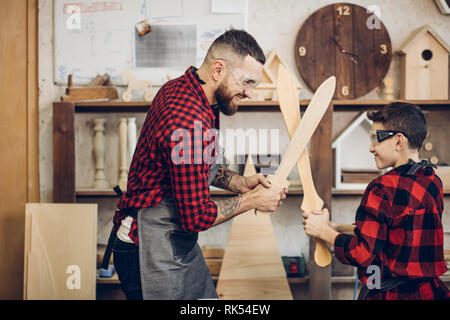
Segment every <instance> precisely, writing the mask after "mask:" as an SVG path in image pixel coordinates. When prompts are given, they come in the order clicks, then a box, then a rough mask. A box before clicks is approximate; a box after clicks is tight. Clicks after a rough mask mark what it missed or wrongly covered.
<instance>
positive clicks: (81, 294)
mask: <svg viewBox="0 0 450 320" xmlns="http://www.w3.org/2000/svg"><path fill="white" fill-rule="evenodd" d="M25 220H26V222H25V225H26V234H25V257H26V258H25V262H26V266H25V275H24V278H25V288H24V299H29V300H41V299H45V300H53V299H58V300H77V299H85V300H89V299H95V288H96V280H95V273H96V250H97V204H54V203H52V204H43V203H28V204H27V205H26V217H25Z"/></svg>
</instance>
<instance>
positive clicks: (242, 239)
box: [217, 156, 292, 300]
mask: <svg viewBox="0 0 450 320" xmlns="http://www.w3.org/2000/svg"><path fill="white" fill-rule="evenodd" d="M250 161H251V156H249V157H248V160H247V165H246V170H245V172H244V175H245V176H248V175H251V174H252V173H254V172H256V170H255V169H254V165H253V163H252V162H250ZM252 166H253V167H252ZM217 293H218V295H219V299H224V300H229V299H243V300H278V299H286V300H291V299H292V293H291V291H290V288H289V283H288V282H287V278H286V273H285V270H284V266H283V262H282V261H281V257H280V253H279V251H278V247H277V242H276V239H275V233H274V231H273V228H272V223H271V220H270V216H269V215H258V216H256V215H255V214H254V210H250V211H248V212H245V213H243V214H241V215H239V216H237V217H235V218H234V219H233V222H232V226H231V230H230V235H229V238H228V243H227V247H226V249H225V254H224V257H223V262H222V268H221V271H220V275H219V279H218V282H217Z"/></svg>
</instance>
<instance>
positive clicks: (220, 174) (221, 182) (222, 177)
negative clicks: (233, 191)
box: [211, 165, 236, 189]
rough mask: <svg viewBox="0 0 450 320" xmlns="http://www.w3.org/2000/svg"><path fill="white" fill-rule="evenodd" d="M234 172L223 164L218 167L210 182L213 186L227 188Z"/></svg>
mask: <svg viewBox="0 0 450 320" xmlns="http://www.w3.org/2000/svg"><path fill="white" fill-rule="evenodd" d="M235 174H236V172H233V171H231V170H228V169H227V168H226V167H225V166H224V165H222V166H220V167H219V170H218V171H217V175H216V177H215V178H214V181H213V182H212V183H211V185H213V186H214V187H217V188H222V189H227V188H228V185H229V184H230V181H231V178H232V177H233V176H234V175H235Z"/></svg>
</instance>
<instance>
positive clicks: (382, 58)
mask: <svg viewBox="0 0 450 320" xmlns="http://www.w3.org/2000/svg"><path fill="white" fill-rule="evenodd" d="M372 32H373V52H376V53H377V54H375V55H373V56H374V64H375V66H376V68H374V70H375V76H374V77H369V78H370V79H374V81H376V80H375V79H383V78H384V77H385V76H386V74H387V72H388V71H389V66H390V64H391V60H392V44H391V39H390V38H389V33H388V32H387V30H386V27H385V26H384V24H383V23H380V29H377V28H375V29H373V30H372ZM386 38H387V39H386ZM386 51H387V53H385V54H381V52H386ZM372 85H373V86H376V85H378V83H373V84H372Z"/></svg>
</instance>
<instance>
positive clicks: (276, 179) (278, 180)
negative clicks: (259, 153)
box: [255, 174, 289, 215]
mask: <svg viewBox="0 0 450 320" xmlns="http://www.w3.org/2000/svg"><path fill="white" fill-rule="evenodd" d="M267 180H268V181H269V182H270V184H273V185H276V186H280V187H282V188H285V189H287V188H288V187H289V181H287V180H286V179H283V178H282V177H281V176H279V175H273V174H269V175H268V176H267ZM269 213H271V212H264V211H260V210H257V209H256V210H255V214H256V215H258V214H269Z"/></svg>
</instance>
